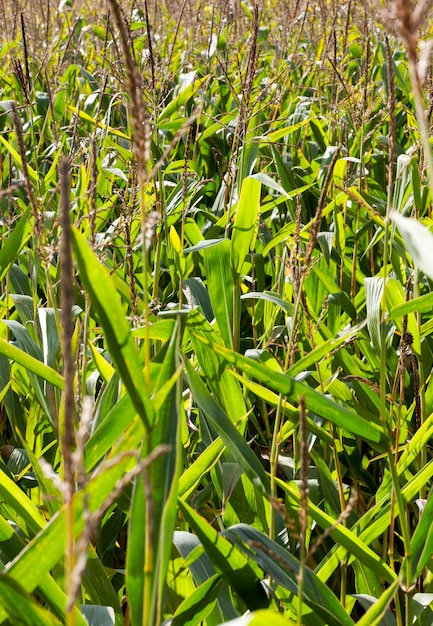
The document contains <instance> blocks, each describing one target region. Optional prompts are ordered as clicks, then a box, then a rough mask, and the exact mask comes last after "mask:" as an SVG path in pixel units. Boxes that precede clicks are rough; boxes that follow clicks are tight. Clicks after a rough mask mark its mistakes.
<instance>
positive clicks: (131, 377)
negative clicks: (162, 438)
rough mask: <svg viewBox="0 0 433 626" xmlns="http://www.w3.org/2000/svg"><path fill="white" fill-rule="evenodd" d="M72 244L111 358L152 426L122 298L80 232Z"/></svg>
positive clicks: (76, 231)
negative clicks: (121, 301)
mask: <svg viewBox="0 0 433 626" xmlns="http://www.w3.org/2000/svg"><path fill="white" fill-rule="evenodd" d="M71 235H72V242H73V248H74V251H75V255H76V257H77V261H78V267H79V269H80V278H81V280H82V281H83V283H84V285H85V287H86V289H87V291H88V293H89V296H90V300H91V303H92V307H93V309H94V311H95V312H96V314H97V316H98V319H99V321H100V323H101V326H102V328H103V330H104V334H105V338H106V340H107V345H108V348H109V350H110V355H111V358H112V360H113V362H114V363H115V365H116V369H117V371H118V372H119V374H120V377H121V378H122V381H123V383H124V385H125V387H126V389H127V390H128V393H129V395H130V396H131V400H132V402H133V404H134V407H135V409H136V410H137V412H138V414H139V415H140V417H141V418H142V420H143V422H144V423H145V424H146V426H147V427H149V425H150V424H152V422H153V409H152V405H151V402H150V400H149V397H148V392H147V389H146V384H145V380H144V376H143V371H142V367H141V365H140V360H139V357H138V354H137V350H136V347H135V343H134V338H133V336H132V334H131V328H130V326H129V324H128V322H127V320H126V318H125V314H124V312H123V309H122V306H121V304H120V298H119V295H118V293H117V290H116V288H115V286H114V284H113V282H112V280H111V276H110V274H109V272H108V270H107V269H106V268H105V267H104V266H103V265H101V263H100V262H99V259H98V257H97V256H96V255H95V253H94V252H93V251H92V249H91V248H90V246H89V245H88V243H87V242H86V241H85V239H84V238H83V236H82V235H81V234H80V233H79V231H78V230H76V229H74V228H73V229H72V230H71Z"/></svg>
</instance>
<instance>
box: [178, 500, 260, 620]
mask: <svg viewBox="0 0 433 626" xmlns="http://www.w3.org/2000/svg"><path fill="white" fill-rule="evenodd" d="M179 507H180V509H181V511H182V515H183V516H184V518H185V520H186V521H187V523H188V524H189V526H190V527H191V528H192V530H193V531H194V533H195V534H196V535H197V537H198V539H199V540H200V542H201V544H202V545H203V547H204V549H205V551H206V554H207V556H208V557H209V558H210V560H211V561H212V563H213V564H214V565H215V567H216V568H217V569H218V570H219V571H220V572H221V574H222V575H223V576H224V578H225V579H226V580H227V582H228V583H229V584H230V585H231V586H232V588H233V589H235V590H236V592H237V593H238V594H239V596H240V597H241V598H242V600H243V602H244V603H245V604H246V606H247V607H248V608H250V609H251V610H254V609H259V608H265V607H266V606H267V605H268V604H269V601H268V599H267V597H266V593H265V591H264V588H263V586H262V584H261V581H260V580H259V579H258V578H257V575H256V573H255V571H254V569H253V568H252V567H251V565H250V564H249V562H248V559H247V558H246V557H245V556H244V555H243V554H242V553H241V552H240V551H239V549H238V548H237V547H234V546H233V545H232V544H231V543H230V542H229V541H228V540H227V539H226V538H225V537H223V536H222V535H220V534H219V533H218V532H217V531H216V530H215V529H214V528H213V527H212V526H211V525H210V524H209V523H208V522H207V521H206V520H205V519H204V518H202V517H201V516H200V515H199V514H198V513H197V512H196V511H194V509H193V508H191V507H190V506H189V505H188V504H187V503H186V502H184V501H183V500H179Z"/></svg>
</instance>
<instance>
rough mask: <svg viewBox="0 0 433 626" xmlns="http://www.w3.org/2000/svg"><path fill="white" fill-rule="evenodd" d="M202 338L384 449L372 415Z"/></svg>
mask: <svg viewBox="0 0 433 626" xmlns="http://www.w3.org/2000/svg"><path fill="white" fill-rule="evenodd" d="M190 332H191V333H193V332H194V329H193V328H191V329H190ZM200 338H201V340H202V341H203V342H205V343H207V344H208V345H210V346H211V347H212V349H213V350H215V352H217V353H218V354H220V355H221V356H223V357H224V358H225V359H226V360H227V362H228V363H232V364H233V365H234V366H235V367H237V368H239V369H240V370H242V371H243V372H244V373H245V374H247V375H248V376H250V377H251V378H255V379H256V380H258V381H260V382H261V383H263V384H266V385H267V386H268V387H269V388H271V389H273V390H274V391H275V392H276V393H281V394H283V395H285V396H287V397H288V398H289V399H299V398H300V397H304V398H305V403H306V406H307V408H309V409H310V410H311V411H313V412H314V413H316V414H317V415H320V416H322V417H324V418H325V419H327V420H329V421H331V422H333V423H334V424H336V425H337V426H340V427H341V428H343V429H344V430H347V431H348V432H350V433H352V434H354V435H358V436H359V437H362V438H363V439H365V440H367V441H370V442H372V443H373V444H375V446H377V448H378V449H380V450H384V449H385V447H386V442H387V436H386V435H385V433H384V432H383V430H382V429H381V428H380V426H379V425H376V424H375V423H374V422H373V417H372V421H367V420H366V419H365V418H363V417H361V416H360V415H356V414H354V413H353V412H352V411H349V410H348V409H346V408H345V407H343V406H340V405H339V404H337V403H336V402H334V401H333V400H330V399H329V398H328V397H327V396H325V395H324V394H321V393H319V392H318V391H316V390H315V389H312V388H311V387H308V386H307V385H305V384H304V383H300V382H299V381H297V380H295V379H294V378H290V377H289V376H286V375H285V374H280V373H279V372H275V371H273V370H270V369H269V368H267V367H266V366H265V365H262V364H261V363H258V362H257V361H253V360H252V359H248V358H246V357H245V356H243V355H241V354H238V353H236V352H234V351H233V350H229V349H227V348H226V347H224V346H222V345H219V344H216V343H211V342H209V339H208V337H207V336H206V335H205V334H204V333H203V334H200Z"/></svg>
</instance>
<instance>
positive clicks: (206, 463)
mask: <svg viewBox="0 0 433 626" xmlns="http://www.w3.org/2000/svg"><path fill="white" fill-rule="evenodd" d="M224 449H225V445H224V443H223V441H222V439H221V437H217V438H216V439H214V440H213V441H212V443H211V444H210V445H209V446H208V447H207V448H206V449H205V450H204V451H203V452H202V453H201V454H200V456H199V457H198V459H196V460H195V461H194V463H192V465H190V466H189V467H188V468H186V469H185V470H184V472H183V473H182V476H181V477H180V478H179V497H180V498H183V499H184V500H186V499H187V498H188V497H189V496H190V495H191V493H192V492H193V491H194V490H195V489H196V488H197V486H198V485H199V484H200V482H201V481H202V479H203V478H204V476H206V474H207V472H209V471H210V470H211V469H212V468H213V467H214V465H215V463H217V462H218V459H219V458H220V456H221V454H222V453H223V452H224Z"/></svg>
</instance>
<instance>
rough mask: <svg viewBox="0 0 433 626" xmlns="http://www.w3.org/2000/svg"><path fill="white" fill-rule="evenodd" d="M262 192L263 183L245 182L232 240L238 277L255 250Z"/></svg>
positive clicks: (246, 180) (232, 254)
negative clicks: (247, 258)
mask: <svg viewBox="0 0 433 626" xmlns="http://www.w3.org/2000/svg"><path fill="white" fill-rule="evenodd" d="M260 191H261V183H260V181H258V180H257V179H256V178H252V177H247V178H245V179H244V180H243V182H242V189H241V196H240V199H239V205H238V209H237V212H236V217H235V221H234V224H233V234H232V239H231V260H232V268H233V271H234V272H235V274H238V275H239V274H240V273H241V271H242V266H243V264H244V261H245V257H246V256H247V254H248V252H249V251H250V250H252V249H254V243H255V239H256V236H257V229H258V225H259V222H258V219H259V214H260Z"/></svg>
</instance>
